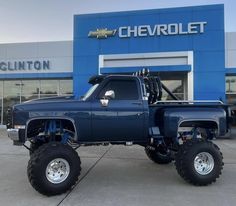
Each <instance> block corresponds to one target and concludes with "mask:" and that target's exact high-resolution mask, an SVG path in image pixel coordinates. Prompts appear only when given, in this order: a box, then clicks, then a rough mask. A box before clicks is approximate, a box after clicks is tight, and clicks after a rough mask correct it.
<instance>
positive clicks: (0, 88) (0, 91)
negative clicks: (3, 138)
mask: <svg viewBox="0 0 236 206" xmlns="http://www.w3.org/2000/svg"><path fill="white" fill-rule="evenodd" d="M0 124H3V81H0Z"/></svg>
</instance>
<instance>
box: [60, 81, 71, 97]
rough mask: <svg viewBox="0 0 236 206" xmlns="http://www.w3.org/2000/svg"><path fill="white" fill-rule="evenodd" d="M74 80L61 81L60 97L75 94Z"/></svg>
mask: <svg viewBox="0 0 236 206" xmlns="http://www.w3.org/2000/svg"><path fill="white" fill-rule="evenodd" d="M72 85H73V81H72V79H63V80H60V95H71V94H72V93H73V86H72Z"/></svg>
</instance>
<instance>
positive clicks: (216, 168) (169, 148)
mask: <svg viewBox="0 0 236 206" xmlns="http://www.w3.org/2000/svg"><path fill="white" fill-rule="evenodd" d="M89 83H91V84H92V87H91V88H90V89H89V91H88V92H87V93H86V94H85V95H84V96H83V97H82V98H76V97H74V96H67V97H56V98H47V99H38V100H32V101H28V102H25V103H22V104H18V105H15V106H14V107H13V108H12V109H11V110H9V120H8V121H9V122H8V136H9V138H10V139H12V140H13V143H14V145H24V146H25V147H26V148H28V149H29V151H30V152H29V153H30V160H29V162H28V167H27V174H28V178H29V182H30V183H31V185H32V186H33V188H34V189H36V190H37V191H38V192H40V193H42V194H44V195H47V196H51V195H57V194H61V193H64V192H66V191H68V190H69V189H70V188H72V187H73V186H74V185H75V184H76V182H77V180H78V177H79V175H80V171H81V166H80V164H81V161H80V158H79V156H78V153H77V152H76V149H77V148H79V147H80V146H89V145H108V144H114V145H117V144H123V145H132V144H136V145H141V146H142V147H144V150H145V152H146V154H147V156H148V157H149V158H150V159H151V160H152V161H153V162H155V163H157V164H168V163H170V162H172V161H174V162H175V166H176V170H177V172H178V174H179V175H180V176H181V177H182V178H183V179H184V180H186V181H187V182H189V183H191V184H193V185H198V186H203V185H208V184H211V183H212V182H215V181H216V179H217V178H218V177H219V176H220V174H221V171H222V168H223V161H222V159H223V157H222V153H221V152H220V149H219V148H218V146H216V145H215V144H214V143H213V142H212V141H211V139H212V138H214V137H216V136H222V135H225V134H226V133H227V131H228V128H229V119H230V110H229V108H228V106H227V105H225V104H223V103H222V102H221V101H179V100H177V98H175V96H174V95H173V94H172V93H171V92H170V91H169V90H168V89H167V88H166V87H165V86H164V85H163V84H162V83H161V82H160V80H159V78H155V77H148V76H146V77H145V76H141V75H107V76H101V75H100V76H99V75H98V76H94V77H92V78H91V79H90V80H89ZM162 89H165V90H166V91H167V92H168V94H169V95H170V96H172V97H173V98H175V100H174V101H161V95H162ZM26 142H27V144H26ZM28 142H29V143H30V147H28V146H26V145H29V144H28Z"/></svg>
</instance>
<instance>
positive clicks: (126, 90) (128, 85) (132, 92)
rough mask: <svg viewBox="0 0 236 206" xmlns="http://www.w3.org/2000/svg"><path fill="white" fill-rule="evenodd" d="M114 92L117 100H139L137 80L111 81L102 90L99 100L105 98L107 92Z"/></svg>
mask: <svg viewBox="0 0 236 206" xmlns="http://www.w3.org/2000/svg"><path fill="white" fill-rule="evenodd" d="M108 90H113V91H114V92H115V99H116V100H137V99H139V94H138V88H137V84H136V81H135V80H111V81H110V82H108V83H107V85H106V86H105V87H104V88H103V89H102V91H101V92H100V94H99V98H102V97H104V95H105V92H106V91H108Z"/></svg>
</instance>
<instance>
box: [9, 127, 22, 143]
mask: <svg viewBox="0 0 236 206" xmlns="http://www.w3.org/2000/svg"><path fill="white" fill-rule="evenodd" d="M7 135H8V137H9V138H10V139H11V140H13V141H19V140H20V136H19V129H7Z"/></svg>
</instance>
